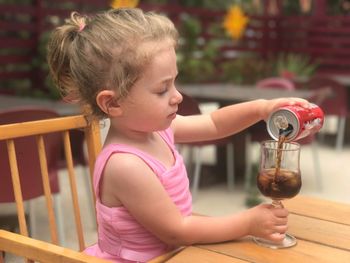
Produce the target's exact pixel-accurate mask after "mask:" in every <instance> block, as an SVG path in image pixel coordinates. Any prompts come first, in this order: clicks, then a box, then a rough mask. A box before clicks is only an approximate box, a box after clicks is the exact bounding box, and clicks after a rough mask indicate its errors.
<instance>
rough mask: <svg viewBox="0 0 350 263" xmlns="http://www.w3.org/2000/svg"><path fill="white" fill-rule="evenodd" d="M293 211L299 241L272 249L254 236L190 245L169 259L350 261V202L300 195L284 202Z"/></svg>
mask: <svg viewBox="0 0 350 263" xmlns="http://www.w3.org/2000/svg"><path fill="white" fill-rule="evenodd" d="M284 205H285V207H286V208H287V209H288V210H289V212H290V214H289V223H288V224H289V229H288V232H289V233H290V234H292V235H294V236H295V237H296V238H297V240H298V243H297V245H296V246H294V247H291V248H286V249H270V248H265V247H262V246H259V245H257V244H255V243H254V241H253V240H252V238H251V237H247V238H244V239H242V240H239V241H231V242H225V243H219V244H209V245H195V246H189V247H186V248H184V249H183V250H181V251H180V252H179V253H177V254H175V255H174V256H173V257H171V258H170V259H169V260H167V261H166V262H169V263H180V262H181V263H184V262H191V263H196V262H206V263H233V262H239V263H244V262H256V263H271V262H278V263H287V262H292V263H304V262H305V263H306V262H307V263H321V262H327V263H333V262H334V263H346V262H350V205H349V204H342V203H338V202H333V201H328V200H323V199H318V198H311V197H305V196H297V197H295V198H293V199H290V200H288V201H284Z"/></svg>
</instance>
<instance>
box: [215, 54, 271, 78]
mask: <svg viewBox="0 0 350 263" xmlns="http://www.w3.org/2000/svg"><path fill="white" fill-rule="evenodd" d="M221 67H222V76H221V78H222V81H229V82H233V83H235V84H254V83H256V82H257V81H258V80H260V79H262V78H265V77H268V76H270V75H271V71H272V67H273V65H272V62H269V61H265V60H263V59H261V58H259V57H257V56H254V55H248V56H241V57H238V58H236V59H233V60H230V61H227V62H224V63H222V65H221Z"/></svg>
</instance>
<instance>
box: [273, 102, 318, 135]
mask: <svg viewBox="0 0 350 263" xmlns="http://www.w3.org/2000/svg"><path fill="white" fill-rule="evenodd" d="M323 122H324V113H323V111H322V109H321V108H320V107H319V106H317V105H316V104H311V105H310V107H309V108H303V107H301V106H298V105H291V106H285V107H281V108H279V109H278V110H276V111H274V112H273V113H272V114H271V115H270V116H269V118H268V120H267V131H268V133H269V134H270V136H271V138H273V139H274V140H278V137H279V135H280V134H281V132H282V133H283V131H287V132H285V133H284V134H285V136H286V141H297V140H299V139H301V138H304V137H306V136H309V135H311V134H314V133H316V132H318V131H319V130H320V129H321V128H322V126H323Z"/></svg>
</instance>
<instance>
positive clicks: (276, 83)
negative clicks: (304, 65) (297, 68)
mask: <svg viewBox="0 0 350 263" xmlns="http://www.w3.org/2000/svg"><path fill="white" fill-rule="evenodd" d="M256 86H257V87H258V88H262V89H263V88H274V89H284V90H295V85H294V82H293V81H291V80H289V79H286V78H280V77H271V78H266V79H262V80H260V81H258V82H257V83H256Z"/></svg>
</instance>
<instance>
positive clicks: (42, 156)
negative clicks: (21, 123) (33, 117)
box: [36, 135, 58, 245]
mask: <svg viewBox="0 0 350 263" xmlns="http://www.w3.org/2000/svg"><path fill="white" fill-rule="evenodd" d="M36 144H37V147H38V154H39V163H40V170H41V177H42V183H43V189H44V193H45V200H46V207H47V212H48V217H49V224H50V234H51V241H52V243H53V244H55V245H57V244H58V236H57V224H56V220H55V212H54V209H53V204H52V195H51V188H50V179H49V172H48V169H47V160H46V153H45V143H44V138H43V136H42V135H38V136H37V137H36Z"/></svg>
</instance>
